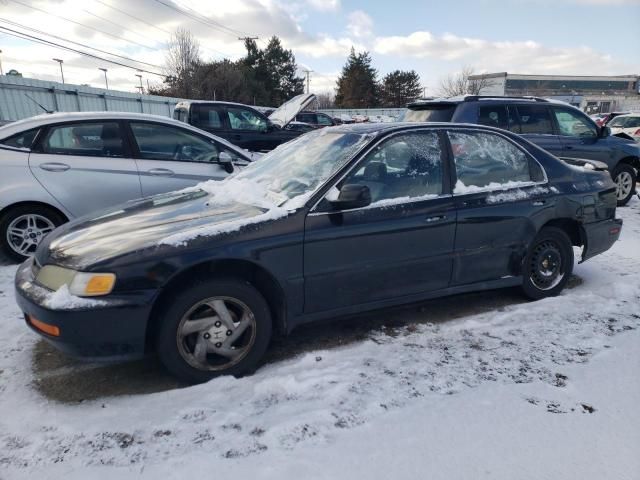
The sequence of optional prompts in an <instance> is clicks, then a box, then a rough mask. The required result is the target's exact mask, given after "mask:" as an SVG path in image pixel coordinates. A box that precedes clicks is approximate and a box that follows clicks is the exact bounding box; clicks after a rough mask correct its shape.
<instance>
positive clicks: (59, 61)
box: [53, 58, 64, 84]
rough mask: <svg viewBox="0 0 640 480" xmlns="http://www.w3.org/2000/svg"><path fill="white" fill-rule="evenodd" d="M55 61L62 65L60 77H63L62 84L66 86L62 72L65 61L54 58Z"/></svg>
mask: <svg viewBox="0 0 640 480" xmlns="http://www.w3.org/2000/svg"><path fill="white" fill-rule="evenodd" d="M53 61H54V62H58V63H59V64H60V76H61V77H62V83H63V84H64V72H63V71H62V64H63V63H64V60H60V59H59V58H54V59H53Z"/></svg>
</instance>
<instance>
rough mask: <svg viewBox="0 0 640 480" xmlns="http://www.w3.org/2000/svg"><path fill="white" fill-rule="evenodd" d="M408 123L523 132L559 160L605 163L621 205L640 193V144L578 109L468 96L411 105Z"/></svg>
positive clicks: (530, 100)
mask: <svg viewBox="0 0 640 480" xmlns="http://www.w3.org/2000/svg"><path fill="white" fill-rule="evenodd" d="M407 109H408V110H407V112H406V113H405V116H404V121H407V122H456V123H476V124H481V125H488V126H491V127H497V128H502V129H504V130H509V131H511V132H515V133H518V134H520V135H522V136H523V137H525V138H526V139H527V140H530V141H531V142H533V143H535V144H537V145H539V146H540V147H542V148H544V149H545V150H547V151H548V152H550V153H552V154H553V155H555V156H556V157H560V158H562V157H568V158H581V159H588V160H598V161H600V162H603V163H606V165H607V168H608V170H609V172H610V173H611V177H612V178H613V179H614V181H615V182H616V187H617V192H616V195H617V199H618V205H619V206H622V205H626V204H627V202H628V201H629V199H630V198H631V196H632V195H633V193H634V191H635V185H636V181H637V179H638V170H640V145H638V144H637V143H636V142H634V141H632V140H628V139H624V138H620V137H616V136H611V131H610V130H609V128H608V127H598V126H597V125H596V124H595V122H594V121H593V120H591V118H589V117H588V116H587V115H585V114H584V113H583V112H581V111H580V110H578V109H577V108H575V107H572V106H570V105H567V104H565V103H560V102H554V101H552V100H545V99H542V98H537V97H487V96H480V95H467V96H465V97H454V98H449V99H437V100H425V101H418V102H414V103H410V104H409V105H407Z"/></svg>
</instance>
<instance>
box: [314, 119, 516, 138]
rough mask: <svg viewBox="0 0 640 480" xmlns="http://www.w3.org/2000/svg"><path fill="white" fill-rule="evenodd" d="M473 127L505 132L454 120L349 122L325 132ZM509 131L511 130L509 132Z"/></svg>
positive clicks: (366, 132) (326, 128)
mask: <svg viewBox="0 0 640 480" xmlns="http://www.w3.org/2000/svg"><path fill="white" fill-rule="evenodd" d="M425 127H429V128H448V129H451V128H460V127H462V128H472V129H474V130H486V131H490V132H498V133H501V134H504V133H505V130H503V129H500V128H495V127H489V126H487V125H478V124H476V123H453V122H379V123H349V124H343V125H337V126H334V127H325V128H323V129H322V131H324V132H336V133H358V134H361V135H366V134H376V133H388V132H392V131H394V130H415V129H419V128H425ZM507 133H509V132H507Z"/></svg>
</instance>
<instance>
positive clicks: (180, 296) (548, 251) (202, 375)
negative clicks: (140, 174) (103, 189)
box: [16, 123, 622, 382]
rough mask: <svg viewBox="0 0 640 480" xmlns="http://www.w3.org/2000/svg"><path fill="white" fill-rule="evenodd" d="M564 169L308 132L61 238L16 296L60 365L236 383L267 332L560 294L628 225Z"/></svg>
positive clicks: (456, 129)
mask: <svg viewBox="0 0 640 480" xmlns="http://www.w3.org/2000/svg"><path fill="white" fill-rule="evenodd" d="M576 163H578V164H579V165H580V166H572V165H569V164H567V163H564V162H561V161H560V160H558V159H557V158H555V157H554V156H552V155H551V154H549V153H548V152H546V151H544V150H542V149H540V148H538V147H537V146H535V145H533V144H532V143H530V142H528V141H527V140H526V139H524V138H522V137H520V136H518V135H515V134H513V133H510V132H507V131H501V130H498V129H493V128H489V127H483V126H473V125H453V124H444V123H441V124H431V125H429V124H424V125H420V124H394V123H379V124H365V125H355V126H354V125H350V126H343V127H333V128H331V129H322V130H317V131H313V132H310V133H308V134H306V135H304V136H302V137H300V138H298V139H296V140H294V141H292V142H290V143H288V144H286V145H283V146H281V147H280V148H278V149H276V150H274V151H273V152H271V153H269V154H267V155H266V156H265V157H264V158H262V159H261V160H258V161H257V162H254V163H252V164H251V165H250V166H248V167H247V168H246V169H244V170H242V171H240V172H239V173H238V174H236V175H234V176H233V177H230V178H228V179H227V180H225V181H223V182H209V183H206V184H203V185H201V186H200V187H199V188H191V189H188V190H187V191H182V192H173V193H169V194H164V195H160V196H156V197H151V198H148V199H145V200H142V201H139V202H137V203H131V204H128V205H125V206H122V207H121V208H118V209H114V210H111V211H108V212H104V213H102V214H100V215H98V216H96V217H94V218H88V217H86V218H84V219H80V220H77V221H75V222H72V223H69V224H67V225H63V226H62V227H59V228H58V229H57V230H55V231H54V232H53V233H52V234H50V235H49V236H47V237H46V238H45V239H44V241H43V242H42V243H41V244H40V245H39V247H38V249H37V251H36V254H35V256H34V258H33V259H29V260H27V261H26V262H25V263H24V264H23V265H22V266H21V267H20V268H19V269H18V271H17V274H16V298H17V301H18V304H19V305H20V308H21V309H22V311H23V312H24V313H25V320H26V323H27V325H28V326H29V327H30V328H32V329H33V330H35V331H36V332H38V333H39V334H41V335H42V336H43V337H44V338H46V339H47V340H48V341H50V342H51V343H53V344H54V345H56V346H57V347H58V348H60V349H61V350H63V351H66V352H68V353H70V354H73V355H77V356H81V357H89V358H102V357H135V356H139V355H142V354H145V353H148V352H151V351H155V352H157V354H158V355H159V357H160V359H161V361H162V362H163V363H164V365H165V366H166V367H167V369H169V371H171V372H172V373H173V374H174V375H177V376H178V377H180V378H181V379H184V380H186V381H189V382H202V381H206V380H208V379H210V378H212V377H215V376H217V375H221V374H234V375H240V374H244V373H247V372H251V371H253V370H254V369H255V368H256V367H257V366H258V365H259V362H260V359H261V357H262V356H263V354H264V352H265V350H266V349H267V346H268V345H269V341H270V339H271V336H272V333H273V332H279V333H288V332H290V331H291V330H292V329H294V328H296V327H297V326H300V325H302V324H305V323H308V322H311V321H316V320H320V319H331V318H335V317H336V316H339V315H345V314H353V313H357V312H363V311H366V310H371V309H375V308H380V307H387V306H392V305H398V304H404V303H408V302H416V301H421V300H425V299H429V298H434V297H440V296H443V295H450V294H457V293H463V292H469V291H474V290H487V289H495V288H499V287H512V286H517V285H519V286H521V287H522V289H523V291H524V293H525V294H526V295H527V296H528V297H529V298H532V299H539V298H543V297H548V296H551V295H557V294H558V293H560V291H561V290H562V289H563V288H564V286H565V284H566V283H567V280H568V279H569V277H570V275H571V272H572V268H573V263H574V252H573V246H582V260H587V259H589V258H591V257H593V256H594V255H597V254H599V253H601V252H603V251H605V250H607V249H608V248H610V247H611V245H612V244H613V243H614V242H615V241H616V240H617V239H618V236H619V234H620V230H621V227H622V221H621V220H617V219H616V218H615V210H616V194H615V185H614V183H613V181H612V180H611V178H610V176H609V174H608V173H607V172H606V170H599V169H600V168H605V167H604V166H602V165H601V164H600V163H599V162H592V163H584V162H577V161H576ZM584 165H587V166H588V167H589V168H585V166H584ZM132 232H135V234H132ZM523 320H525V319H523Z"/></svg>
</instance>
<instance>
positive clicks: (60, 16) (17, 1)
mask: <svg viewBox="0 0 640 480" xmlns="http://www.w3.org/2000/svg"><path fill="white" fill-rule="evenodd" d="M11 1H12V2H14V3H17V4H18V5H22V6H23V7H27V8H30V9H32V10H36V11H38V12H41V13H44V14H45V15H50V16H52V17H56V18H59V19H61V20H64V21H66V22H70V23H73V24H75V25H79V26H80V27H82V28H86V29H88V30H93V31H96V32H99V33H102V34H103V35H107V36H109V37H112V38H115V39H116V40H122V41H125V42H128V43H133V44H135V45H138V46H140V47H143V48H146V49H148V50H156V49H155V48H153V47H149V46H148V45H144V44H142V43H138V42H136V41H133V40H127V39H126V38H123V37H119V36H118V35H114V34H112V33H109V32H105V31H104V30H100V29H99V28H95V27H90V26H88V25H84V24H83V23H80V22H76V21H75V20H71V19H70V18H66V17H63V16H62V15H57V14H55V13H51V12H48V11H46V10H44V9H42V8H38V7H34V6H32V5H28V4H26V3H23V2H21V1H19V0H11Z"/></svg>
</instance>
